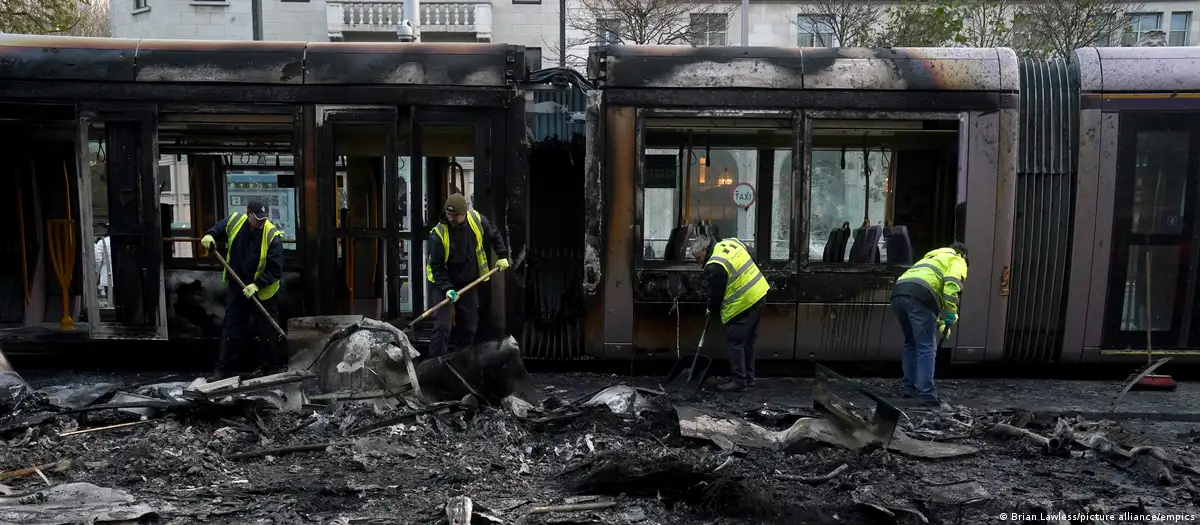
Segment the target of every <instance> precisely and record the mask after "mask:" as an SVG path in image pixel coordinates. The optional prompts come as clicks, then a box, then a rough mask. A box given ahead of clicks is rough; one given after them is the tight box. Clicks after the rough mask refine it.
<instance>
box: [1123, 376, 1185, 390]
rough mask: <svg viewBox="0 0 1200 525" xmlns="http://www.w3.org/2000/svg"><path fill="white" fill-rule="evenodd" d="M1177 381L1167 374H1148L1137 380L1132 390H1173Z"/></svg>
mask: <svg viewBox="0 0 1200 525" xmlns="http://www.w3.org/2000/svg"><path fill="white" fill-rule="evenodd" d="M1176 386H1177V383H1175V379H1174V378H1173V377H1171V376H1168V375H1158V374H1150V375H1147V376H1146V377H1143V378H1141V379H1139V380H1138V382H1137V383H1136V384H1135V385H1133V388H1132V390H1143V391H1144V390H1166V391H1170V390H1175V387H1176Z"/></svg>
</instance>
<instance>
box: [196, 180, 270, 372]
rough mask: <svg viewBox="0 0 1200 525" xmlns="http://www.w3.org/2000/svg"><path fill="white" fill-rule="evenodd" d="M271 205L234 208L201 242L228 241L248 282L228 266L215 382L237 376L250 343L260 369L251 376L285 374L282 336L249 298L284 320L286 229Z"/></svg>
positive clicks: (228, 256) (228, 258)
mask: <svg viewBox="0 0 1200 525" xmlns="http://www.w3.org/2000/svg"><path fill="white" fill-rule="evenodd" d="M269 218H270V214H269V213H268V210H267V206H266V205H265V204H263V203H261V202H257V201H255V202H251V203H249V204H248V205H247V206H246V211H245V212H244V213H243V212H233V213H231V214H230V215H229V217H227V218H224V219H221V220H220V221H217V223H216V224H214V225H213V227H212V228H209V229H208V231H207V232H205V235H204V237H203V238H201V239H200V244H201V245H203V246H204V248H205V249H206V250H213V249H216V245H217V240H218V239H219V240H222V241H224V242H225V246H226V251H225V262H227V263H229V267H230V268H233V273H234V274H236V275H237V277H238V279H241V280H242V282H243V283H245V284H246V286H245V287H244V288H243V287H241V286H238V284H237V280H235V279H232V278H230V276H228V275H226V272H225V271H224V270H223V271H222V272H221V279H222V280H223V281H225V282H226V283H228V285H227V286H226V290H225V319H224V321H223V323H222V325H221V351H220V353H219V354H218V355H217V366H216V370H215V371H214V372H213V375H212V376H210V377H209V378H208V380H209V381H210V382H211V381H220V380H222V379H225V378H228V377H231V376H233V375H234V371H233V366H234V363H235V362H236V361H237V360H238V357H239V356H240V354H241V352H242V350H243V349H244V347H245V346H246V345H248V344H250V345H254V346H256V347H257V350H258V359H259V367H258V369H256V370H255V371H254V372H252V373H251V375H252V376H254V377H258V376H264V375H270V374H275V373H279V372H283V371H284V370H286V368H287V367H286V364H285V363H283V356H281V355H280V348H281V345H280V342H281V341H280V339H281V338H280V336H279V333H278V332H276V331H275V328H274V327H272V326H271V323H270V322H268V321H267V320H266V319H264V318H263V315H262V312H259V311H257V308H256V307H255V306H254V304H252V303H251V300H250V298H251V297H255V298H257V299H258V302H260V303H262V306H263V308H265V309H266V310H267V312H269V313H270V314H271V317H273V318H275V322H276V323H278V322H279V297H278V295H279V282H280V280H281V279H282V278H283V232H282V231H279V228H277V227H276V226H275V225H274V224H272V223H271V221H270V220H268V219H269Z"/></svg>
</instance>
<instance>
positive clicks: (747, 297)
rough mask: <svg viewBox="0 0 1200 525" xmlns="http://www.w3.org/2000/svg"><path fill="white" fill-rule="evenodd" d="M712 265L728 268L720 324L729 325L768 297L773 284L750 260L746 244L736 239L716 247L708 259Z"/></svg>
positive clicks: (722, 242) (726, 269)
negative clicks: (735, 318)
mask: <svg viewBox="0 0 1200 525" xmlns="http://www.w3.org/2000/svg"><path fill="white" fill-rule="evenodd" d="M710 264H719V265H721V267H722V268H724V269H725V275H726V276H728V279H727V280H726V282H725V298H724V299H723V300H722V302H721V323H728V322H729V320H730V319H733V318H734V317H735V316H737V315H738V314H740V313H742V312H744V311H746V309H747V308H750V307H751V306H754V303H757V302H758V301H759V300H760V299H762V298H763V297H765V296H766V295H767V292H768V291H769V290H770V289H771V285H770V284H768V283H767V280H766V278H765V277H763V274H762V272H760V271H759V270H758V265H757V264H754V259H753V258H752V257H750V252H749V251H747V250H746V245H744V244H742V241H739V240H737V239H736V238H729V239H725V240H723V241H721V242H718V243H717V244H716V245H714V246H713V249H712V254H711V255H710V256H709V257H708V262H706V263H704V265H705V266H708V265H710Z"/></svg>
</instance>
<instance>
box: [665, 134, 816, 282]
mask: <svg viewBox="0 0 1200 525" xmlns="http://www.w3.org/2000/svg"><path fill="white" fill-rule="evenodd" d="M790 128H791V119H768V118H750V119H714V118H650V119H647V121H646V132H645V137H646V149H645V151H644V156H643V159H642V160H643V162H642V173H641V182H642V188H643V190H644V191H643V194H642V206H643V208H642V224H641V225H642V237H643V246H642V253H643V258H644V259H660V260H661V259H665V260H691V253H690V251H689V250H688V247H687V243H686V241H687V239H678V241H680V242H681V243H680V244H676V245H674V246H668V240H669V239H670V238H671V233H672V231H674V230H676V228H678V227H679V226H681V225H684V224H695V223H696V222H698V221H706V222H708V223H711V225H712V226H713V227H714V229H715V230H716V232H715V233H716V235H717V236H719V237H720V238H731V237H736V238H738V239H739V240H741V241H742V243H744V244H745V245H746V246H747V248H749V249H751V250H754V249H755V248H756V246H757V240H758V239H757V234H758V231H757V225H758V210H759V208H760V206H759V204H760V203H759V200H760V195H759V187H758V185H759V177H758V174H759V171H760V169H764V170H773V167H772V166H770V165H768V166H760V162H767V163H774V162H775V160H776V159H777V158H780V157H786V156H787V155H786V153H788V152H790V150H788V149H783V148H785V147H787V146H788V145H790V144H791V142H792V134H791V129H790ZM776 149H782V151H783V153H784V154H783V155H780V154H776V153H774V151H775V150H776ZM762 150H768V151H769V152H768V153H767V154H766V155H765V156H763V157H761V158H760V155H759V152H760V151H762ZM772 211H775V210H774V206H772ZM789 213H790V212H789ZM789 227H790V225H787V224H784V225H780V228H781V229H780V233H779V234H780V235H783V236H784V238H785V239H786V236H787V232H788V228H789ZM786 245H787V243H786V241H785V242H784V246H785V247H786ZM669 251H670V252H671V253H668V252H669ZM785 253H786V248H785ZM680 258H682V259H680Z"/></svg>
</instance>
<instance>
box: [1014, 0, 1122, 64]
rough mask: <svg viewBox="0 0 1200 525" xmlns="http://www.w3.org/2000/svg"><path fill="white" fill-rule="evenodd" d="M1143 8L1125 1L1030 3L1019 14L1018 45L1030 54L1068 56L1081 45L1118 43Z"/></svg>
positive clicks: (1016, 22)
mask: <svg viewBox="0 0 1200 525" xmlns="http://www.w3.org/2000/svg"><path fill="white" fill-rule="evenodd" d="M1141 9H1142V5H1141V4H1132V3H1129V2H1125V1H1123V0H1056V1H1054V2H1030V3H1028V4H1025V5H1023V6H1021V8H1020V9H1019V10H1018V13H1017V16H1016V21H1015V24H1016V26H1017V27H1018V28H1019V33H1020V34H1019V35H1018V36H1019V37H1020V39H1021V42H1019V43H1018V47H1020V48H1021V50H1022V51H1023V52H1024V53H1025V54H1027V55H1030V56H1039V57H1051V56H1056V57H1064V58H1065V57H1069V56H1070V55H1071V53H1074V52H1075V50H1076V49H1079V48H1081V47H1088V46H1092V45H1115V44H1116V42H1113V40H1114V38H1115V37H1117V36H1118V35H1119V34H1120V33H1121V32H1122V31H1126V30H1128V29H1129V28H1130V22H1131V18H1130V14H1131V13H1136V12H1138V11H1140V10H1141Z"/></svg>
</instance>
